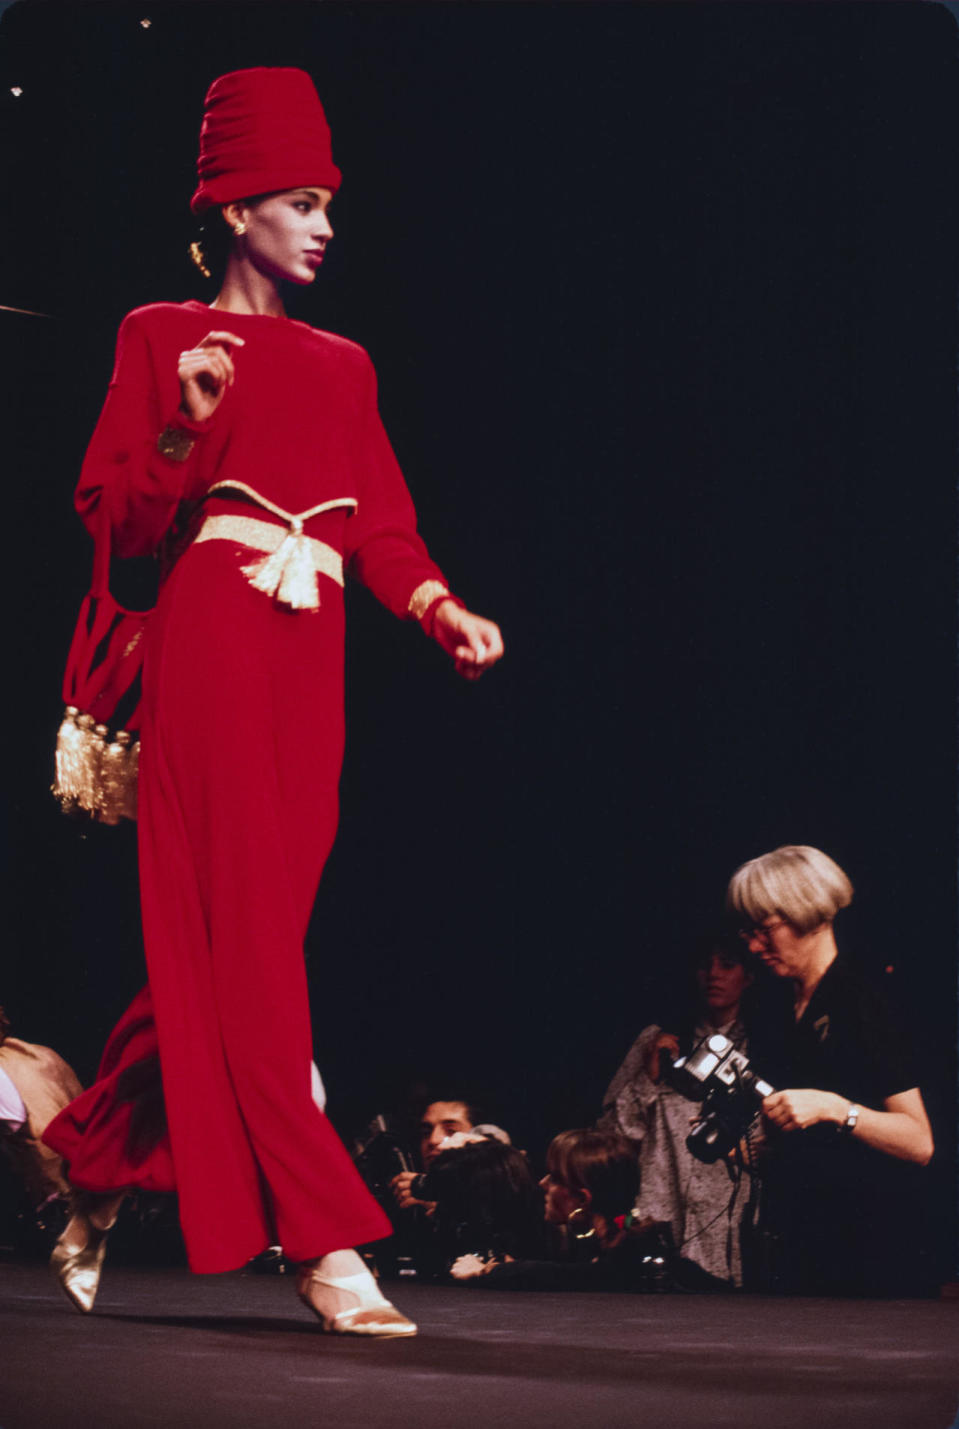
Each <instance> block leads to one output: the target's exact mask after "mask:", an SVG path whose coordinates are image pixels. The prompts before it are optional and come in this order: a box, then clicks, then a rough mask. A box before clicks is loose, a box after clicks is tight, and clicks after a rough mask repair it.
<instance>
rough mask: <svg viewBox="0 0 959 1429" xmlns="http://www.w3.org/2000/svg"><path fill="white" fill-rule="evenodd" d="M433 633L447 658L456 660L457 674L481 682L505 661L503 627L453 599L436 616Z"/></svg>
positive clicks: (444, 604) (441, 605) (438, 607)
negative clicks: (480, 680)
mask: <svg viewBox="0 0 959 1429" xmlns="http://www.w3.org/2000/svg"><path fill="white" fill-rule="evenodd" d="M433 634H434V635H435V636H436V639H437V640H438V641H439V643H440V644H441V645H442V647H443V649H444V650H445V651H446V653H447V655H451V656H452V657H453V661H454V663H455V665H456V673H457V674H458V675H462V676H463V677H464V679H467V680H478V679H479V677H480V675H482V674H483V672H484V671H485V670H488V669H489V668H490V666H491V665H495V664H496V662H497V660H499V659H501V658H502V654H503V637H502V635H500V633H499V626H498V625H496V624H495V623H494V622H493V621H492V620H484V619H483V617H482V616H481V615H473V613H472V611H469V610H462V609H461V608H460V606H458V605H456V604H455V602H454V601H452V600H444V601H442V602H441V603H440V604H439V605H438V606H437V608H436V613H435V615H434V616H433Z"/></svg>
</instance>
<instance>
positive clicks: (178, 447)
mask: <svg viewBox="0 0 959 1429" xmlns="http://www.w3.org/2000/svg"><path fill="white" fill-rule="evenodd" d="M195 441H196V438H195V437H193V436H191V435H190V433H189V432H185V431H184V430H183V428H182V427H164V428H163V431H162V432H161V433H160V435H159V436H158V437H157V451H158V452H159V453H160V455H161V456H165V457H169V458H170V460H171V461H186V459H187V457H188V456H189V455H190V453H191V451H192V450H193V444H194V442H195Z"/></svg>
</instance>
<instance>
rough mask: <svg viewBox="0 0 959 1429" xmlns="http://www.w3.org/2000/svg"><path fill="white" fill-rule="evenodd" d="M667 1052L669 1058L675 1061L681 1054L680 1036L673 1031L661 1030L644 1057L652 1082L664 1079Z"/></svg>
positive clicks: (647, 1073) (648, 1075)
mask: <svg viewBox="0 0 959 1429" xmlns="http://www.w3.org/2000/svg"><path fill="white" fill-rule="evenodd" d="M664 1052H666V1053H667V1054H668V1056H669V1060H670V1061H671V1062H672V1061H675V1059H676V1058H677V1057H678V1056H679V1038H678V1037H677V1036H676V1035H675V1033H673V1032H660V1033H658V1034H657V1036H656V1037H655V1039H654V1040H653V1041H652V1042H651V1043H650V1044H649V1046H648V1047H647V1048H646V1056H645V1058H644V1062H645V1067H646V1075H647V1077H648V1078H649V1080H650V1081H651V1082H661V1081H662V1079H663V1053H664Z"/></svg>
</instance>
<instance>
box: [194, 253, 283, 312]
mask: <svg viewBox="0 0 959 1429" xmlns="http://www.w3.org/2000/svg"><path fill="white" fill-rule="evenodd" d="M210 307H211V308H213V309H214V310H215V311H216V312H224V313H253V314H256V315H258V316H260V317H268V318H285V317H286V309H285V308H284V307H283V300H282V298H281V297H280V290H279V288H278V287H277V285H276V283H275V282H274V281H273V279H272V278H271V277H269V276H268V275H267V274H266V273H261V272H259V270H258V269H256V268H254V267H253V266H252V265H251V264H250V263H246V262H243V261H242V260H241V259H239V258H237V256H236V254H235V253H231V254H230V257H229V258H228V260H227V265H226V274H225V276H224V278H223V286H222V287H221V289H220V291H219V292H218V293H217V295H216V297H215V298H214V300H213V302H212V303H211V304H210Z"/></svg>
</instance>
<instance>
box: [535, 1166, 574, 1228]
mask: <svg viewBox="0 0 959 1429" xmlns="http://www.w3.org/2000/svg"><path fill="white" fill-rule="evenodd" d="M539 1184H540V1185H541V1186H542V1188H543V1190H544V1191H545V1192H546V1205H545V1208H544V1212H543V1214H544V1215H545V1217H546V1220H547V1221H548V1222H549V1224H550V1225H551V1226H564V1225H565V1224H566V1222H567V1221H568V1220H569V1218H570V1216H571V1215H572V1214H573V1212H574V1211H578V1210H581V1209H582V1207H583V1204H584V1198H583V1195H582V1193H581V1192H576V1191H571V1190H570V1188H569V1187H568V1186H567V1185H565V1184H564V1183H563V1182H562V1181H559V1180H557V1179H556V1177H555V1176H554V1175H553V1174H552V1173H551V1172H550V1171H547V1173H546V1175H545V1176H544V1177H543V1179H542V1181H540V1183H539Z"/></svg>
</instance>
